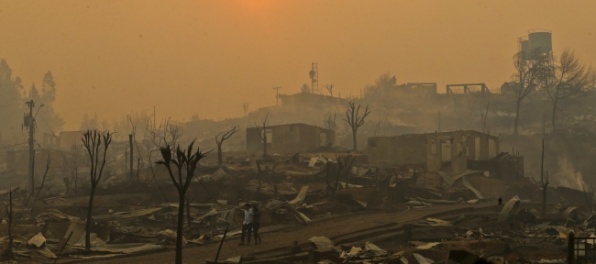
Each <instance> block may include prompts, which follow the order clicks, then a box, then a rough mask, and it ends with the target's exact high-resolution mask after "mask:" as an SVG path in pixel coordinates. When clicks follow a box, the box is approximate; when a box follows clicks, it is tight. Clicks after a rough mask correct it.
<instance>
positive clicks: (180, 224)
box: [176, 192, 186, 264]
mask: <svg viewBox="0 0 596 264" xmlns="http://www.w3.org/2000/svg"><path fill="white" fill-rule="evenodd" d="M185 201H186V194H185V192H180V194H179V197H178V226H177V227H176V263H177V264H182V247H183V246H184V245H183V243H182V242H183V240H182V239H183V238H184V235H183V234H184V217H183V216H184V202H185Z"/></svg>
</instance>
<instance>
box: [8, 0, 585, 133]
mask: <svg viewBox="0 0 596 264" xmlns="http://www.w3.org/2000/svg"><path fill="white" fill-rule="evenodd" d="M593 10H596V2H594V1H577V2H573V3H568V2H564V1H517V0H507V1H393V0H391V1H374V2H370V1H345V0H336V1H314V0H302V1H267V0H259V1H255V0H238V1H146V0H139V1H83V0H81V1H79V0H77V1H27V0H25V1H12V0H1V1H0V36H1V38H2V41H1V42H0V57H1V58H4V59H6V61H7V62H8V63H9V65H10V66H11V68H12V70H13V75H15V76H20V77H21V79H22V80H23V83H24V86H25V87H30V86H31V84H32V83H34V82H35V83H40V82H41V81H42V78H43V76H44V74H45V73H46V72H47V71H48V70H51V71H52V73H53V74H54V78H55V82H56V87H57V98H56V102H55V105H54V108H55V110H56V111H57V112H58V113H59V114H60V115H61V116H62V117H63V118H64V120H65V122H66V124H65V127H64V129H65V130H73V129H78V128H79V127H80V124H81V122H82V120H83V116H84V114H85V113H88V114H89V115H91V116H92V115H94V114H97V115H98V116H99V118H100V119H105V120H110V122H111V121H112V120H115V119H118V118H120V117H122V116H123V115H125V114H127V113H131V112H135V111H136V112H140V111H153V107H154V106H155V107H156V109H157V115H158V118H166V117H171V118H174V119H177V120H184V119H189V118H190V117H191V116H192V115H193V114H198V115H199V117H201V118H213V119H222V118H226V117H236V116H242V115H243V108H242V104H243V103H250V107H251V109H256V108H259V107H263V106H268V105H273V104H275V96H274V94H275V91H274V90H273V89H272V87H274V86H282V87H283V88H282V89H281V90H280V92H281V93H288V94H290V93H296V92H299V91H300V86H301V85H302V84H303V83H309V81H310V80H309V78H308V71H309V70H310V64H311V63H312V62H318V65H319V74H320V78H319V79H320V81H319V83H320V84H321V85H325V84H334V86H335V87H336V88H335V90H334V92H335V93H336V94H341V96H342V97H345V96H359V95H360V93H361V90H362V89H363V88H364V87H365V86H366V85H367V84H371V83H373V82H374V80H375V79H376V78H377V77H378V76H379V75H380V74H382V73H385V72H390V73H392V74H395V75H396V76H397V78H398V83H402V82H437V83H438V85H439V90H443V89H444V86H445V84H448V83H462V82H485V83H487V85H488V87H489V88H490V89H493V90H498V87H499V86H500V85H501V84H502V83H503V82H504V81H508V80H509V79H510V76H511V74H512V73H513V66H512V56H513V54H514V53H515V52H516V50H517V48H518V47H517V40H518V37H521V36H525V35H527V31H528V30H531V29H548V30H550V31H552V32H553V46H554V52H555V54H560V53H561V51H562V50H563V49H565V48H572V49H575V52H576V55H577V56H578V57H579V58H581V59H582V61H583V62H584V63H585V64H587V65H590V64H595V62H596V54H595V53H594V51H593V48H594V47H595V46H596V34H595V33H596V32H594V31H593V30H594V29H593V25H594V24H595V22H596V21H595V20H596V18H595V17H594V16H593Z"/></svg>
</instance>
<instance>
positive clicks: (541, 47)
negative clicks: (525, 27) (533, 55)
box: [528, 31, 553, 53]
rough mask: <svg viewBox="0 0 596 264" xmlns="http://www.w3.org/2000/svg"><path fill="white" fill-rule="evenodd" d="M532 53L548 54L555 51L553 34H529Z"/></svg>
mask: <svg viewBox="0 0 596 264" xmlns="http://www.w3.org/2000/svg"><path fill="white" fill-rule="evenodd" d="M528 41H529V46H530V51H531V52H538V53H548V52H551V51H552V50H553V41H552V33H551V32H548V31H534V32H530V33H528Z"/></svg>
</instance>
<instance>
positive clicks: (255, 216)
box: [252, 204, 261, 245]
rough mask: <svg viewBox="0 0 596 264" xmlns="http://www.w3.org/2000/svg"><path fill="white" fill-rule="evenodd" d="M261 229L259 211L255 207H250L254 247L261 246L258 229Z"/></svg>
mask: <svg viewBox="0 0 596 264" xmlns="http://www.w3.org/2000/svg"><path fill="white" fill-rule="evenodd" d="M260 227H261V211H259V208H258V207H257V205H256V204H255V205H253V206H252V233H253V235H254V236H255V245H257V244H261V235H260V234H259V228H260Z"/></svg>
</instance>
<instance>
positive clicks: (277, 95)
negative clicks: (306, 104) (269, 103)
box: [273, 86, 281, 105]
mask: <svg viewBox="0 0 596 264" xmlns="http://www.w3.org/2000/svg"><path fill="white" fill-rule="evenodd" d="M279 89H281V86H276V87H273V90H275V104H276V105H279Z"/></svg>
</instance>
